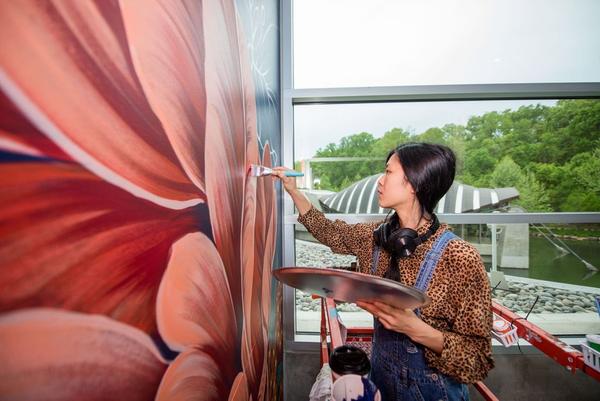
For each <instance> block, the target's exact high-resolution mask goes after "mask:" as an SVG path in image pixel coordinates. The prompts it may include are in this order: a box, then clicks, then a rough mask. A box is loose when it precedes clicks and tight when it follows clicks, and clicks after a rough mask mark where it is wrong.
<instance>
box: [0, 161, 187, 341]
mask: <svg viewBox="0 0 600 401" xmlns="http://www.w3.org/2000/svg"><path fill="white" fill-rule="evenodd" d="M0 176H2V191H0V204H1V205H2V208H1V209H0V221H2V224H1V225H0V260H1V261H2V274H1V275H0V311H6V310H11V309H16V308H22V307H28V306H53V307H58V308H66V309H71V310H77V311H82V312H90V313H100V314H106V315H108V316H110V317H113V318H114V319H116V320H120V321H122V322H126V323H129V324H131V325H134V326H136V327H139V328H141V329H143V330H145V331H147V332H153V331H154V330H155V314H154V308H155V299H156V293H157V291H158V285H159V283H160V280H161V278H162V274H163V271H164V269H165V267H166V265H167V260H168V255H169V250H170V248H171V245H172V243H173V242H174V241H175V240H177V239H178V238H180V237H182V236H183V235H185V234H186V233H189V232H193V231H196V230H198V221H197V219H198V216H196V213H197V211H196V210H194V209H189V210H183V211H177V210H169V209H164V208H161V207H159V206H156V205H155V204H153V203H151V202H148V201H144V200H142V199H139V198H136V197H134V196H132V195H131V194H129V193H127V192H125V191H122V190H120V189H119V188H117V187H115V186H113V185H110V184H107V183H105V182H104V181H102V180H100V179H99V178H98V177H96V176H94V175H92V174H90V173H89V172H87V171H85V170H83V169H82V168H81V167H78V166H76V165H73V164H66V163H58V162H56V163H32V162H27V163H25V162H23V163H0Z"/></svg>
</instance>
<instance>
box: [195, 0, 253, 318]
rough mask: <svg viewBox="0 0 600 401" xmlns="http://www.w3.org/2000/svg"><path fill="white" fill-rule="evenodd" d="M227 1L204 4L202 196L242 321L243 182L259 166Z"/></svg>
mask: <svg viewBox="0 0 600 401" xmlns="http://www.w3.org/2000/svg"><path fill="white" fill-rule="evenodd" d="M237 26H238V21H237V19H236V13H235V8H234V3H233V2H232V1H223V2H219V1H207V2H205V3H203V27H204V35H205V37H206V38H207V40H206V41H205V50H204V51H205V82H206V98H207V113H206V155H205V165H206V171H205V173H206V194H207V198H208V205H209V211H210V218H211V224H212V227H213V237H214V240H215V244H216V247H217V249H218V250H219V253H220V254H221V257H222V259H223V264H224V266H225V269H226V272H227V277H228V280H229V285H230V288H231V293H232V295H233V297H234V299H233V300H234V305H235V308H236V316H237V319H238V321H241V310H240V306H241V300H240V294H241V292H242V291H241V284H240V261H241V253H240V252H241V250H240V234H241V232H242V211H243V208H244V182H245V176H246V171H247V168H248V166H249V164H250V163H257V162H258V151H257V144H256V141H257V137H256V110H255V108H256V106H255V100H254V91H253V89H252V78H251V72H250V70H249V67H248V61H247V60H246V59H245V58H244V57H242V56H241V55H240V52H241V50H240V49H242V48H243V46H245V44H244V43H243V42H240V40H239V37H238V31H237Z"/></svg>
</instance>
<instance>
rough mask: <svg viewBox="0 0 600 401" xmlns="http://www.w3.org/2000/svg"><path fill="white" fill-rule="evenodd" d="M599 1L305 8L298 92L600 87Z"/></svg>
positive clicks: (300, 16) (300, 9) (376, 2)
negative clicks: (550, 85) (515, 85)
mask: <svg viewBox="0 0 600 401" xmlns="http://www.w3.org/2000/svg"><path fill="white" fill-rule="evenodd" d="M599 15H600V2H598V1H597V0H553V1H548V0H530V1H525V2H523V1H518V0H504V1H493V0H470V1H448V0H438V1H389V0H370V1H364V0H362V1H359V0H328V1H321V0H296V1H294V9H293V29H294V32H293V33H294V39H293V41H294V86H295V87H296V88H328V87H358V86H396V85H438V84H477V83H523V82H531V83H533V82H536V83H541V82H598V81H600V24H598V16H599Z"/></svg>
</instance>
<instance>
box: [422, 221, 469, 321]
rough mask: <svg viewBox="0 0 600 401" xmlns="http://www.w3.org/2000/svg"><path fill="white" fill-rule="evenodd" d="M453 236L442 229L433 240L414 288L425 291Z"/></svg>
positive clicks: (454, 236)
mask: <svg viewBox="0 0 600 401" xmlns="http://www.w3.org/2000/svg"><path fill="white" fill-rule="evenodd" d="M455 238H458V237H457V236H456V235H455V234H454V233H452V232H450V231H444V233H443V234H442V235H440V237H439V238H438V239H437V240H436V241H435V243H434V244H433V246H432V247H431V249H430V250H429V252H427V254H426V255H425V258H424V259H423V263H422V264H421V268H420V269H419V274H418V275H417V281H416V283H415V288H416V289H418V290H420V291H423V292H425V291H427V287H429V282H430V281H431V277H433V272H434V270H435V268H436V266H437V264H438V262H439V260H440V258H441V257H442V254H443V253H444V250H445V249H446V246H447V245H448V243H449V242H450V241H452V240H453V239H455ZM416 313H417V315H419V314H420V309H417V311H416Z"/></svg>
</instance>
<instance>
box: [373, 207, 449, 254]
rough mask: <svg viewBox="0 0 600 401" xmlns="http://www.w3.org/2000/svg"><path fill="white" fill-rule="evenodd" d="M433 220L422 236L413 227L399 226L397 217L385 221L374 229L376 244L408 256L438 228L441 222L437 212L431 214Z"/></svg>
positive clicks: (392, 252) (390, 251) (393, 252)
mask: <svg viewBox="0 0 600 401" xmlns="http://www.w3.org/2000/svg"><path fill="white" fill-rule="evenodd" d="M431 216H432V217H433V221H432V222H431V226H430V227H429V229H428V230H427V232H426V233H425V234H423V235H421V236H419V234H418V233H417V231H416V230H413V229H412V228H400V227H398V226H399V224H398V220H397V218H394V219H392V220H391V221H386V222H383V223H381V224H380V225H379V227H377V228H376V229H375V231H373V237H374V239H375V244H376V245H377V246H380V247H382V248H383V249H385V250H386V251H388V252H389V253H391V254H392V255H395V256H398V257H401V258H406V257H409V256H410V255H412V254H413V252H414V251H415V249H417V247H418V246H419V245H421V244H422V243H424V242H425V241H427V240H428V239H429V237H431V236H432V235H433V234H434V233H435V232H436V231H437V229H438V228H440V222H439V220H438V218H437V216H436V215H435V214H433V213H432V214H431Z"/></svg>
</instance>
